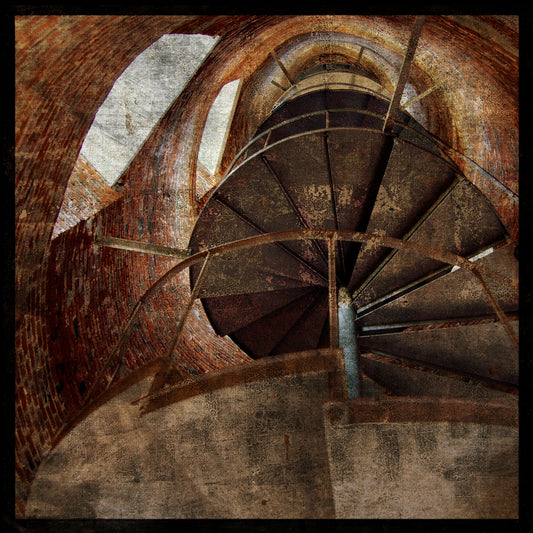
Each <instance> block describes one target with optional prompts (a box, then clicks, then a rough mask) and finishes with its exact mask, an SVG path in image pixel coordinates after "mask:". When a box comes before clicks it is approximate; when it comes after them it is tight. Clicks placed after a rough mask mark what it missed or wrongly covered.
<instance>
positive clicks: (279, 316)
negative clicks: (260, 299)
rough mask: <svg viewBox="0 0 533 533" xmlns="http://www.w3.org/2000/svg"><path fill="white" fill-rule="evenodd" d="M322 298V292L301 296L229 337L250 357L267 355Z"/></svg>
mask: <svg viewBox="0 0 533 533" xmlns="http://www.w3.org/2000/svg"><path fill="white" fill-rule="evenodd" d="M322 298H323V293H322V291H320V292H319V291H313V292H312V293H310V294H306V295H304V296H301V297H300V298H298V299H296V300H293V301H292V302H291V303H289V304H287V305H285V306H284V307H283V308H281V309H277V310H275V311H273V312H271V313H269V314H266V315H265V316H263V317H262V318H260V319H258V320H256V321H254V322H252V323H251V324H249V325H247V326H245V327H244V328H241V329H239V330H237V331H234V332H233V333H232V335H231V337H232V339H234V340H235V342H236V343H237V344H238V345H239V346H242V347H243V349H245V351H246V352H247V353H248V354H249V355H250V356H251V357H254V358H257V357H263V356H265V355H269V354H270V353H271V352H272V351H273V350H274V349H275V348H276V346H277V345H278V343H280V342H282V341H283V339H284V337H285V335H286V334H287V333H288V332H289V331H290V330H291V329H292V327H293V326H294V325H296V324H297V322H298V320H299V319H300V318H302V316H303V315H304V314H305V313H306V312H307V311H308V309H310V308H312V307H314V306H315V305H316V303H317V301H318V300H319V299H322Z"/></svg>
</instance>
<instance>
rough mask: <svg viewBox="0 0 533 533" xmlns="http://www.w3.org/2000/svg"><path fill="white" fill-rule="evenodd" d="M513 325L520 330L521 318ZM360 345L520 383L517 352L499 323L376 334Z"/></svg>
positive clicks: (366, 348) (365, 339) (363, 339)
mask: <svg viewBox="0 0 533 533" xmlns="http://www.w3.org/2000/svg"><path fill="white" fill-rule="evenodd" d="M512 326H513V328H514V329H515V331H518V321H514V322H512ZM360 346H361V348H362V349H363V350H368V351H372V350H380V351H383V352H386V353H390V354H391V355H395V356H400V357H408V358H410V359H415V360H417V361H419V362H422V363H430V364H434V365H439V366H442V367H446V368H450V369H454V370H455V371H459V372H463V373H470V374H475V375H478V376H484V377H486V378H490V379H495V380H498V381H503V382H507V383H512V384H515V385H517V384H518V354H517V352H516V350H515V349H514V346H513V344H512V343H511V341H510V339H509V337H508V335H507V333H506V331H505V328H504V327H503V325H502V324H501V323H499V322H492V323H486V324H474V325H465V326H457V327H447V328H437V329H426V330H419V331H404V332H401V333H390V334H382V335H373V336H371V337H364V338H360Z"/></svg>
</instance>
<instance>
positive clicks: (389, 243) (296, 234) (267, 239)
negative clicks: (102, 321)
mask: <svg viewBox="0 0 533 533" xmlns="http://www.w3.org/2000/svg"><path fill="white" fill-rule="evenodd" d="M309 239H312V240H328V239H333V240H341V241H351V242H361V243H365V242H366V243H372V244H374V245H376V246H383V247H386V248H394V249H397V250H407V251H411V252H414V253H418V254H421V255H424V256H426V257H430V258H431V259H435V260H437V261H440V262H442V263H447V264H449V265H452V266H458V267H460V268H464V269H466V270H469V271H471V272H472V273H473V274H474V275H475V276H476V278H477V279H478V280H479V282H480V284H481V285H482V287H483V290H484V292H485V293H486V294H487V297H488V298H489V300H490V303H491V306H492V307H493V309H494V311H495V313H496V315H497V316H498V318H499V319H500V320H501V322H502V323H503V324H504V326H506V329H507V332H508V334H509V336H510V337H511V340H512V341H513V344H514V345H515V346H516V347H518V339H517V338H516V335H515V333H514V331H513V330H512V328H511V327H510V325H509V324H508V321H507V320H506V317H505V314H504V312H503V311H502V309H501V308H500V306H499V304H498V302H497V300H496V298H495V297H494V295H493V294H492V292H491V291H490V289H489V287H488V286H487V284H486V282H485V280H484V275H488V276H491V275H494V276H496V277H497V278H500V280H501V279H502V278H504V279H505V280H507V281H508V282H511V281H512V280H510V279H509V278H507V277H506V276H502V275H501V274H497V273H495V272H494V273H493V272H492V271H491V270H490V269H487V268H486V267H482V266H479V265H476V264H475V263H473V262H471V261H469V260H468V259H465V258H464V257H462V256H459V255H456V254H453V253H451V252H446V251H443V250H440V249H438V248H434V247H431V246H427V245H424V244H420V243H416V242H412V241H406V240H402V239H398V238H395V237H389V236H382V235H375V234H372V233H366V232H360V231H358V232H354V231H344V230H324V229H301V230H286V231H279V232H273V233H264V234H261V235H256V236H252V237H246V238H244V239H240V240H237V241H232V242H229V243H224V244H220V245H218V246H214V247H212V248H209V249H205V250H201V251H200V252H197V253H196V254H193V255H191V256H189V257H187V258H186V259H184V260H182V261H180V262H179V263H178V264H177V265H175V266H174V267H173V268H171V269H170V270H169V271H168V272H166V273H165V274H164V275H163V276H161V277H160V278H159V279H158V280H157V281H155V282H154V283H153V285H152V286H151V287H149V288H148V289H147V290H146V292H145V293H144V294H143V295H142V296H141V297H140V299H139V302H138V303H137V305H136V306H135V308H134V310H133V312H132V315H131V316H130V318H129V320H128V322H127V323H126V326H125V328H124V330H123V333H122V335H121V337H120V339H119V341H118V343H117V344H116V345H115V348H114V349H113V350H112V352H111V353H110V357H109V358H108V360H107V362H106V365H105V367H104V368H103V369H102V370H104V369H105V368H107V366H108V365H109V364H110V362H111V359H112V358H113V357H114V356H115V354H117V353H118V352H119V351H120V349H121V348H122V346H123V344H124V342H125V340H126V339H127V337H128V335H129V333H130V332H131V329H132V326H133V323H134V321H135V319H136V318H137V315H138V314H139V312H140V309H141V306H142V304H143V303H144V302H145V301H146V300H147V299H148V298H149V297H150V296H151V295H152V294H153V293H154V292H155V291H156V290H157V289H158V288H159V287H160V286H161V285H162V284H163V283H165V282H166V281H168V280H169V279H171V278H172V277H174V276H175V275H177V274H178V273H179V272H181V271H183V270H185V269H186V268H189V267H191V266H193V265H195V264H197V263H199V262H201V261H203V260H204V259H205V258H206V257H207V255H210V256H211V257H215V256H219V255H223V254H226V253H230V252H235V251H238V250H245V249H247V248H252V247H255V246H261V245H265V244H272V243H275V242H283V241H291V240H309ZM100 377H101V376H100Z"/></svg>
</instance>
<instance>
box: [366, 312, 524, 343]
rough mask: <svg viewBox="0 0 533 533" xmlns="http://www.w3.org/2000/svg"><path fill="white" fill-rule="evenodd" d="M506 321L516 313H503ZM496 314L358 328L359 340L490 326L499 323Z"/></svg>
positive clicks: (514, 316)
mask: <svg viewBox="0 0 533 533" xmlns="http://www.w3.org/2000/svg"><path fill="white" fill-rule="evenodd" d="M505 316H506V317H507V319H508V320H511V321H513V320H518V313H516V312H515V313H505ZM499 321H500V319H499V317H498V315H497V314H493V315H482V316H471V317H461V318H457V319H451V318H447V319H440V320H417V321H415V322H399V323H397V324H383V325H374V326H359V328H358V330H359V338H360V339H364V338H367V337H379V336H381V335H391V334H395V333H401V332H402V331H404V330H409V331H427V330H430V329H447V328H455V327H463V326H477V325H480V324H491V323H494V322H499Z"/></svg>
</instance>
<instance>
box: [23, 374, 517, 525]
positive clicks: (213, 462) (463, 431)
mask: <svg viewBox="0 0 533 533" xmlns="http://www.w3.org/2000/svg"><path fill="white" fill-rule="evenodd" d="M149 385H150V380H145V381H144V382H140V383H139V384H137V385H135V386H133V387H131V388H130V389H128V390H127V391H125V392H124V393H122V394H120V395H118V396H116V397H115V398H113V399H112V400H111V401H109V402H108V403H106V404H105V405H104V406H102V407H101V408H100V409H99V410H98V411H96V412H94V413H93V414H91V415H90V416H89V417H88V418H87V419H85V420H84V421H83V422H81V423H80V424H79V425H78V426H77V427H76V428H74V429H73V430H72V431H71V432H70V433H69V434H68V435H67V436H66V437H65V439H64V440H63V441H62V442H61V443H60V444H59V446H58V447H57V448H56V449H55V450H54V451H53V452H52V453H51V454H50V456H49V457H48V458H47V460H46V461H45V462H44V463H43V465H42V466H41V468H40V470H39V473H38V475H37V478H36V480H35V482H34V484H33V488H32V492H31V495H30V498H29V501H28V505H27V511H26V516H27V517H28V518H49V517H52V518H54V517H57V518H335V517H336V518H380V519H382V518H516V517H517V513H518V511H517V506H518V465H517V461H518V459H517V457H518V449H517V447H518V434H517V428H516V426H515V425H514V423H513V422H509V423H510V424H511V425H497V424H495V425H492V424H488V425H487V424H485V423H483V424H482V423H475V422H472V420H470V421H469V422H457V421H456V420H455V421H454V417H455V418H456V417H457V416H459V417H461V416H465V413H468V412H469V409H472V406H474V407H475V406H476V405H477V406H478V407H477V408H478V409H479V405H482V404H476V403H475V402H474V403H473V404H470V403H468V402H466V403H465V404H459V405H458V406H456V407H455V408H454V406H453V404H451V405H446V402H445V401H444V402H442V404H439V401H437V402H436V403H435V404H434V405H433V407H432V410H433V411H434V412H435V407H436V406H437V405H441V407H442V413H441V414H444V417H443V418H442V420H440V421H439V420H438V417H437V418H434V419H433V420H432V421H420V419H417V417H416V415H414V414H411V416H412V417H413V422H407V423H406V422H398V421H397V420H396V419H391V421H390V422H387V421H385V420H380V419H379V417H376V416H375V415H370V416H371V419H370V420H367V421H366V422H363V423H353V422H351V420H350V419H349V417H348V418H347V417H346V416H341V417H340V418H337V419H336V418H332V417H331V416H330V412H331V407H334V408H335V409H337V410H339V408H340V409H341V410H343V409H346V408H345V407H344V406H343V405H342V404H338V403H337V404H329V403H327V399H328V380H327V377H326V374H325V373H323V372H314V373H307V374H299V375H293V376H285V377H279V378H270V379H266V380H263V381H259V382H252V383H246V384H243V385H236V386H233V387H228V388H223V389H220V390H218V391H213V392H210V393H207V394H205V395H200V396H194V397H192V398H188V399H185V400H182V401H180V402H178V403H174V404H171V405H169V406H167V407H163V408H161V409H159V410H156V411H153V412H151V413H148V414H147V415H145V416H143V417H140V416H139V410H138V406H137V405H132V403H131V402H132V401H134V400H136V399H137V398H139V397H140V396H141V395H142V394H145V393H146V391H147V390H148V388H149ZM392 400H396V404H398V407H399V410H398V409H397V410H396V412H399V413H400V416H401V414H402V413H403V416H404V417H405V416H407V418H409V412H410V410H411V411H413V409H416V407H417V404H416V402H415V403H412V404H411V403H409V402H407V403H405V404H402V402H401V399H394V398H392ZM398 400H399V401H398ZM422 400H423V399H422ZM368 402H370V403H368ZM372 402H374V403H376V405H377V406H378V407H379V406H381V405H384V404H383V403H382V402H385V404H386V402H387V400H386V399H383V400H368V399H367V400H365V401H364V402H363V403H362V404H360V405H359V406H358V405H355V404H357V400H355V401H353V402H352V403H353V404H354V405H353V406H349V405H348V408H350V409H352V410H353V409H355V412H356V413H357V412H360V413H363V412H369V407H370V409H372ZM422 403H423V401H422ZM502 405H503V406H505V404H502ZM508 408H509V407H508ZM454 409H456V410H457V413H456V412H455V411H454ZM489 411H491V412H490V413H487V414H486V416H489V417H493V418H495V422H498V416H499V417H500V418H501V416H502V415H495V414H494V413H495V411H496V409H495V407H494V406H491V407H490V408H489ZM413 413H414V411H413ZM459 413H462V414H459ZM393 416H394V415H393ZM396 416H398V415H396ZM478 416H479V415H478ZM465 420H469V419H468V418H465ZM484 422H486V420H484ZM500 424H501V421H500Z"/></svg>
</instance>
